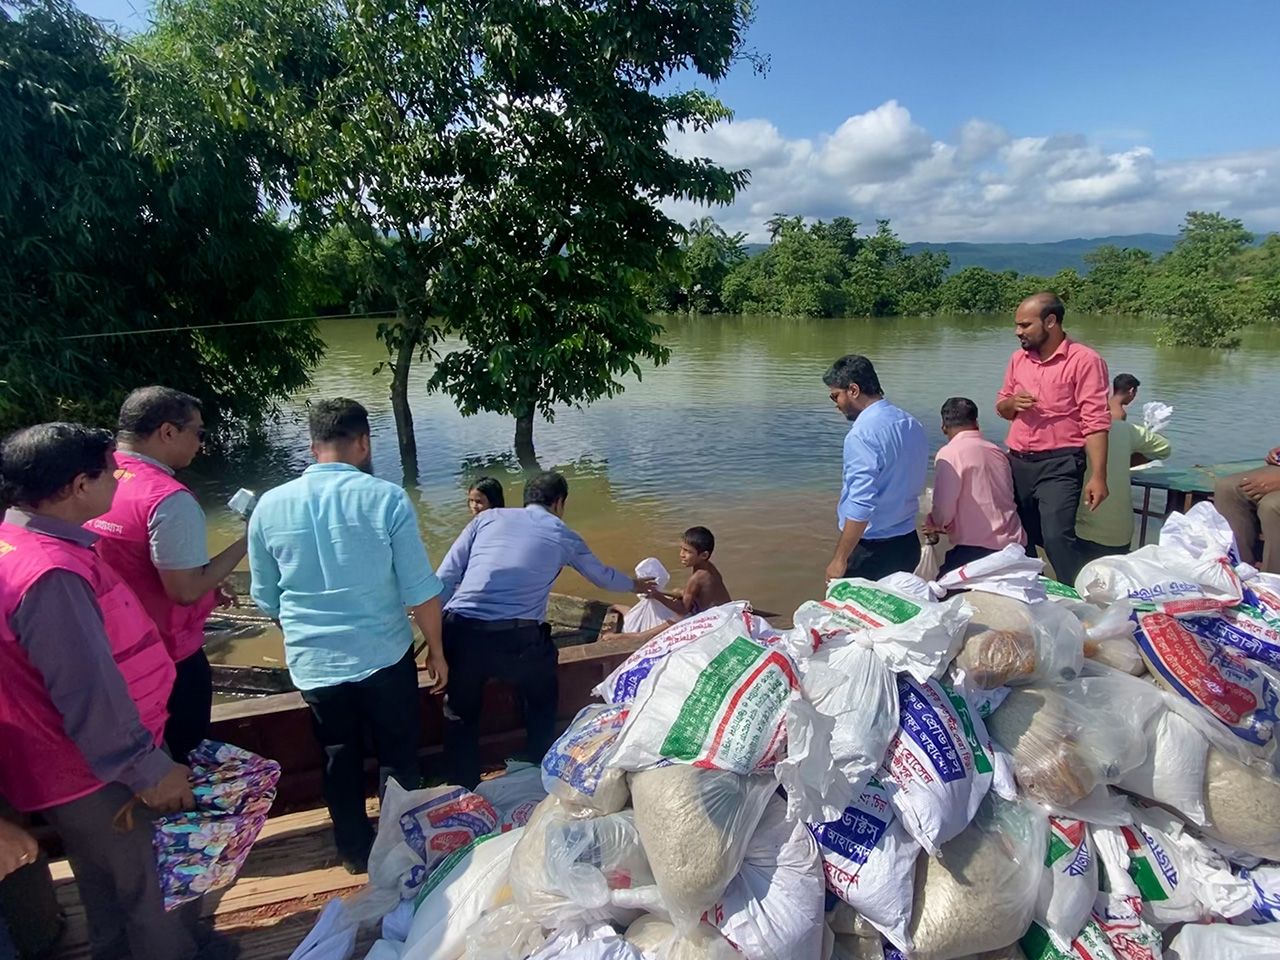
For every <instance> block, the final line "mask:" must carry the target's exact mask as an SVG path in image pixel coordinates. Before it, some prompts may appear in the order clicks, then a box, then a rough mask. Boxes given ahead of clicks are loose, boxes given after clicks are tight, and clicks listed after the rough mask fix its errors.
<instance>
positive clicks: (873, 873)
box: [809, 778, 920, 949]
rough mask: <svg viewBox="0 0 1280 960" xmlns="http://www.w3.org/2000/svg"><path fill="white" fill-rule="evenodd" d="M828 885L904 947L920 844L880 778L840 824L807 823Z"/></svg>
mask: <svg viewBox="0 0 1280 960" xmlns="http://www.w3.org/2000/svg"><path fill="white" fill-rule="evenodd" d="M809 829H810V830H811V831H812V832H813V836H814V839H816V840H817V841H818V849H819V851H820V852H821V854H822V868H823V873H824V874H825V875H826V879H827V887H828V888H829V889H830V890H831V891H832V892H833V893H835V895H836V896H838V897H839V898H840V899H841V900H842V901H843V902H845V903H847V904H849V906H851V907H853V909H855V910H856V911H857V912H858V913H859V914H860V915H861V916H863V917H865V918H866V919H867V920H868V921H869V922H870V923H871V924H872V925H873V926H874V927H875V928H876V930H878V931H879V932H880V933H882V934H884V935H885V936H886V937H888V938H889V940H890V941H892V942H893V944H894V945H895V946H897V947H900V948H902V949H907V947H908V946H909V943H908V939H907V927H908V925H909V924H910V922H911V898H912V883H913V880H912V877H913V875H914V870H913V868H914V865H915V862H916V858H917V857H918V856H919V854H920V845H919V844H918V843H916V841H915V840H913V839H911V837H910V835H909V834H908V833H907V831H906V828H905V827H904V826H903V825H902V821H901V820H900V819H899V818H898V816H897V814H895V813H894V811H893V807H892V805H891V804H890V803H889V795H888V792H887V791H886V790H885V788H884V786H883V785H882V784H881V783H880V781H879V780H876V779H874V778H873V779H872V780H871V781H870V782H869V783H868V784H867V786H866V788H865V789H864V790H863V791H862V793H861V795H860V796H859V797H858V798H857V799H856V800H855V801H854V802H853V803H852V804H850V805H849V807H848V809H846V810H845V811H844V813H843V815H842V816H841V817H840V818H839V819H838V820H833V821H830V822H828V823H814V824H810V825H809Z"/></svg>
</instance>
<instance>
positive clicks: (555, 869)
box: [543, 810, 654, 916]
mask: <svg viewBox="0 0 1280 960" xmlns="http://www.w3.org/2000/svg"><path fill="white" fill-rule="evenodd" d="M543 856H544V862H545V869H546V875H547V879H548V880H549V881H550V883H551V886H552V888H553V889H554V890H556V891H557V892H559V893H560V894H562V895H563V896H564V897H565V899H567V900H568V901H569V903H570V904H572V905H574V906H575V907H580V908H582V909H583V911H584V915H587V916H593V915H594V912H595V911H599V910H601V909H603V908H607V907H608V906H609V903H610V892H611V891H613V890H625V889H631V888H633V887H639V886H648V885H649V884H652V883H653V882H654V877H653V871H652V870H651V869H650V868H649V859H648V857H647V856H645V851H644V847H643V846H642V845H641V843H640V832H639V831H638V830H637V829H636V824H635V817H634V814H632V812H631V811H630V810H624V811H622V812H621V813H614V814H611V815H609V816H605V817H594V818H591V819H586V820H561V819H552V820H551V821H549V822H548V823H547V826H546V850H545V853H544V854H543ZM562 916H563V913H562Z"/></svg>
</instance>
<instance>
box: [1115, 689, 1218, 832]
mask: <svg viewBox="0 0 1280 960" xmlns="http://www.w3.org/2000/svg"><path fill="white" fill-rule="evenodd" d="M1146 737H1147V756H1146V759H1144V760H1143V761H1142V763H1140V764H1139V765H1138V766H1136V767H1134V768H1133V769H1132V770H1130V771H1128V772H1126V773H1124V774H1122V775H1121V776H1120V779H1119V780H1118V781H1117V782H1116V785H1117V786H1119V787H1120V788H1121V789H1123V790H1127V791H1129V792H1130V793H1133V794H1137V795H1138V796H1140V797H1145V798H1146V799H1148V800H1154V801H1155V802H1156V803H1161V804H1164V805H1165V806H1167V807H1171V808H1172V809H1174V810H1176V811H1177V812H1178V813H1179V814H1181V815H1182V816H1183V817H1185V818H1186V819H1188V820H1190V821H1191V822H1192V823H1195V824H1204V822H1205V810H1204V777H1205V762H1206V758H1207V754H1208V750H1209V742H1208V741H1207V740H1206V739H1205V738H1204V737H1203V736H1201V735H1200V733H1199V732H1197V730H1196V728H1195V727H1194V726H1192V725H1191V724H1190V723H1188V722H1187V721H1186V720H1184V719H1183V718H1182V717H1181V716H1179V715H1178V714H1176V713H1174V712H1173V711H1171V710H1161V711H1160V712H1159V713H1158V714H1157V715H1156V716H1155V717H1153V718H1152V719H1151V720H1150V721H1148V723H1147V726H1146Z"/></svg>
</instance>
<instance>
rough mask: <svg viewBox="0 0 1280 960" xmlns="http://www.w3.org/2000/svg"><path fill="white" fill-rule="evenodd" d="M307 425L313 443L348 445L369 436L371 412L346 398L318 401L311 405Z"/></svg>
mask: <svg viewBox="0 0 1280 960" xmlns="http://www.w3.org/2000/svg"><path fill="white" fill-rule="evenodd" d="M307 425H308V426H309V427H310V428H311V442H312V443H346V442H349V441H351V440H356V439H358V438H360V437H367V436H369V411H368V410H366V409H365V408H364V407H363V406H362V405H361V404H359V403H357V402H356V401H354V400H348V399H347V398H346V397H335V398H334V399H332V400H317V401H316V402H315V403H313V404H311V413H310V415H309V416H308V418H307Z"/></svg>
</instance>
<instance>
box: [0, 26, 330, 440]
mask: <svg viewBox="0 0 1280 960" xmlns="http://www.w3.org/2000/svg"><path fill="white" fill-rule="evenodd" d="M137 67H138V64H136V63H135V61H134V60H133V59H132V58H131V57H130V56H129V53H128V50H127V48H126V47H125V46H124V45H123V44H122V43H121V41H120V40H119V39H118V38H117V37H116V36H114V35H113V34H111V33H109V32H107V31H106V30H104V28H103V27H102V26H100V25H99V24H98V23H97V22H95V21H94V20H92V19H90V18H89V17H88V16H86V15H84V14H82V13H80V12H79V11H78V10H76V9H75V7H74V6H72V5H71V4H70V3H68V2H65V0H22V2H19V3H10V4H7V5H6V6H4V7H0V154H2V155H3V157H4V173H3V176H0V245H2V246H3V249H4V256H3V257H0V342H3V343H4V350H3V351H2V352H0V380H2V381H3V383H2V384H0V425H3V426H4V427H6V428H9V427H13V426H17V425H20V424H22V423H29V422H32V421H36V420H41V419H49V418H53V417H74V418H81V419H86V420H91V421H97V422H111V421H112V420H113V419H114V412H115V410H116V409H117V408H118V405H119V402H120V399H121V398H122V396H123V394H124V393H125V392H127V391H128V390H129V389H131V388H133V387H136V386H138V385H140V384H144V383H149V382H164V383H168V384H172V385H173V386H176V387H181V388H182V389H184V390H188V391H190V392H192V393H195V394H198V395H200V396H202V397H203V398H204V399H205V400H206V402H207V403H208V404H209V407H210V413H211V414H212V415H213V417H214V418H216V422H217V423H218V424H219V425H220V426H221V427H223V428H224V429H227V428H230V427H232V426H236V425H244V424H252V423H253V422H255V421H257V420H259V419H261V418H262V416H263V415H264V414H266V413H268V412H269V411H270V410H271V409H272V408H273V406H274V404H275V403H276V402H277V401H278V400H279V399H280V398H282V397H284V396H286V395H287V394H289V393H290V392H292V391H293V390H295V389H297V388H299V387H300V386H302V385H303V384H305V383H306V381H307V375H308V371H309V369H310V367H311V366H312V365H313V364H314V363H315V362H316V360H317V359H318V358H319V355H320V350H321V344H320V342H319V340H318V339H317V338H316V336H315V334H314V331H313V330H312V328H311V327H310V326H309V325H308V324H306V323H292V324H278V325H277V324H270V325H263V324H261V323H260V322H261V321H264V320H276V319H280V318H282V317H284V316H285V315H286V308H287V305H288V279H289V278H288V264H289V262H290V243H291V239H290V237H289V235H288V233H287V232H286V231H284V230H283V229H282V228H281V227H280V226H279V224H277V223H275V222H274V221H273V220H272V219H271V218H270V217H268V216H267V215H266V214H265V213H264V211H263V209H262V205H261V202H260V198H259V195H258V192H257V185H256V180H255V177H254V176H253V173H252V170H251V167H250V162H249V157H248V155H247V154H246V152H245V151H244V150H243V149H241V147H242V144H241V143H239V142H238V140H237V138H236V136H235V135H234V134H233V133H231V132H230V131H229V130H227V129H225V128H221V127H219V125H218V124H217V123H216V121H215V118H212V117H209V116H202V115H201V114H200V111H199V110H198V109H195V108H193V107H192V106H191V105H190V104H188V103H185V102H184V100H183V98H182V95H181V91H178V90H176V89H175V88H174V87H173V86H172V85H170V84H167V83H166V82H165V81H164V79H163V78H162V77H159V76H156V75H153V74H150V73H148V72H147V71H138V70H136V68H137ZM144 104H145V107H144ZM162 105H164V106H163V108H162ZM151 111H154V113H153V112H151ZM161 114H163V115H165V116H167V117H168V118H169V120H170V121H171V122H169V123H166V124H163V125H162V126H163V127H164V129H162V130H158V131H156V132H155V136H154V138H153V142H152V146H153V147H154V148H156V149H152V150H148V149H142V148H140V147H139V146H138V145H137V144H136V143H135V140H134V136H135V133H136V132H139V131H140V130H142V129H143V128H144V127H146V126H147V125H148V123H149V122H150V119H149V118H152V117H155V116H159V115H161ZM160 148H162V150H161V149H160ZM161 153H163V155H161Z"/></svg>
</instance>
